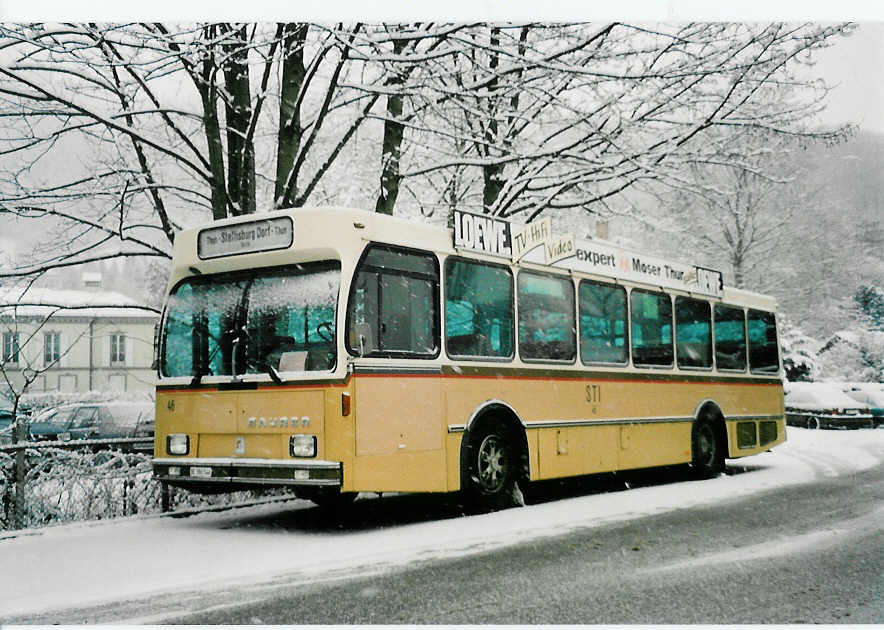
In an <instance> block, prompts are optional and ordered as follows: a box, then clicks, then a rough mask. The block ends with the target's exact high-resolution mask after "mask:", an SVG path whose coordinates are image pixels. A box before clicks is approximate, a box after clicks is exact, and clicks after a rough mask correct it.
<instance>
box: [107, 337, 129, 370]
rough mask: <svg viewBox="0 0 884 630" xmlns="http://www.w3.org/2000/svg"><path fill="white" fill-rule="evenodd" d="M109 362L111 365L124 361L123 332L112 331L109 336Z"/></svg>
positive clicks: (120, 363)
mask: <svg viewBox="0 0 884 630" xmlns="http://www.w3.org/2000/svg"><path fill="white" fill-rule="evenodd" d="M110 362H111V365H124V364H125V363H126V335H124V334H123V333H114V334H112V335H111V336H110Z"/></svg>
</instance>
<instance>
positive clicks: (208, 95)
mask: <svg viewBox="0 0 884 630" xmlns="http://www.w3.org/2000/svg"><path fill="white" fill-rule="evenodd" d="M205 34H206V39H207V40H211V39H213V38H214V36H215V27H214V26H208V27H206V29H205ZM209 46H211V44H209ZM214 57H215V56H214V54H213V53H212V52H210V50H207V51H206V52H205V55H204V57H203V61H202V68H201V71H200V77H199V82H198V85H197V88H198V90H199V93H200V98H201V99H202V102H203V113H204V116H203V123H204V125H205V132H206V145H207V146H208V149H209V168H210V169H211V172H212V181H211V182H210V184H209V186H210V189H211V191H212V194H211V198H212V218H214V219H215V220H216V221H217V220H218V219H224V218H226V217H227V189H226V186H225V184H224V145H223V144H222V142H221V122H220V120H219V119H218V86H217V85H216V84H215V73H214V68H215V58H214Z"/></svg>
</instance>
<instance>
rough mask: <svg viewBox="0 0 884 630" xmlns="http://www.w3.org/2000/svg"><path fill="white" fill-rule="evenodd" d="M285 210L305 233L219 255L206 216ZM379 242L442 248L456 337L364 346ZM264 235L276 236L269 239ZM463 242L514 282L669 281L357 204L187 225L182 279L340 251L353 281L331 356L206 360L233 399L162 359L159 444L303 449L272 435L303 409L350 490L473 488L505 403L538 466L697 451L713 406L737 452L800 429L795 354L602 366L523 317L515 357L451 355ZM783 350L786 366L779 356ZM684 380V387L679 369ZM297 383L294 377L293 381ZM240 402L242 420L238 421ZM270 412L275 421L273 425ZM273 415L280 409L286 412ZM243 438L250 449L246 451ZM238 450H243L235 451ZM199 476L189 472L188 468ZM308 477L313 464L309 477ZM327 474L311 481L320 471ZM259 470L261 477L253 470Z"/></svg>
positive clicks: (763, 446)
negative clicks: (290, 362) (526, 324)
mask: <svg viewBox="0 0 884 630" xmlns="http://www.w3.org/2000/svg"><path fill="white" fill-rule="evenodd" d="M279 218H285V219H286V220H289V219H290V220H291V225H292V235H291V237H292V238H291V243H290V244H288V243H287V242H285V240H284V239H283V240H280V241H275V242H273V243H271V244H270V248H269V249H268V250H267V251H249V252H246V253H226V251H227V250H225V249H224V247H221V249H220V250H217V251H215V250H210V251H208V255H206V254H207V251H206V248H205V242H206V241H205V239H206V230H213V231H215V232H214V233H215V234H220V233H221V231H223V230H224V229H227V228H229V229H231V230H235V229H236V228H237V226H240V225H246V224H249V225H250V224H253V223H254V222H260V221H263V220H273V219H279ZM201 234H202V238H203V241H202V245H201V242H200V238H201ZM594 242H595V241H594ZM372 244H380V245H390V246H395V247H401V248H406V249H409V250H419V251H422V252H425V253H427V252H429V253H432V254H434V257H435V262H436V265H437V273H438V281H437V282H438V285H437V286H438V292H439V294H440V297H439V298H438V299H439V303H438V304H437V307H436V308H437V311H438V312H437V313H436V317H437V318H438V338H437V340H436V341H437V342H438V343H437V345H439V346H441V347H438V348H436V350H435V353H434V354H433V356H431V357H427V358H410V357H407V356H364V357H363V356H359V352H358V351H353V350H354V348H356V347H358V346H356V344H355V343H354V342H353V340H352V339H351V340H350V344H348V343H347V338H346V337H347V333H348V331H347V325H348V322H347V310H348V304H347V302H348V299H349V297H350V296H351V289H352V284H353V283H354V282H355V273H356V271H357V266H358V264H359V261H360V258H361V256H362V255H363V253H364V252H365V250H366V248H367V247H368V246H370V245H372ZM201 248H202V253H203V254H204V255H202V256H201V255H200V253H201ZM245 249H248V247H246V248H245ZM257 249H261V246H260V243H259V244H258V246H257ZM448 257H459V258H466V259H469V260H475V261H481V262H486V263H490V264H492V265H503V266H507V267H509V268H510V269H512V277H513V281H515V278H516V276H517V275H518V273H519V270H526V271H537V272H543V273H545V274H550V275H555V276H559V277H565V278H571V279H572V281H573V282H575V284H576V281H580V280H583V279H585V280H595V281H599V282H603V283H608V284H611V285H618V286H623V287H626V288H627V289H629V290H631V289H632V288H637V289H643V290H656V291H658V292H659V291H662V290H663V288H662V287H660V286H656V285H653V284H645V283H640V282H635V281H633V280H629V279H624V278H619V279H618V278H614V277H612V276H610V275H607V274H602V273H588V272H582V271H575V270H569V269H564V268H561V267H559V268H553V267H551V266H549V265H545V264H541V263H539V262H537V261H536V260H535V261H534V262H532V261H531V258H530V257H526V258H523V259H522V260H521V261H519V262H518V263H517V264H512V263H511V261H509V260H507V259H506V258H501V257H500V256H498V255H493V254H484V253H481V252H476V251H469V252H465V251H462V250H459V249H456V248H455V247H454V244H453V241H452V231H451V230H447V229H444V228H439V227H435V226H431V225H428V224H424V223H419V222H414V221H407V220H403V219H399V218H394V217H389V216H386V215H380V214H377V213H371V212H365V211H359V210H352V209H345V208H321V209H309V208H303V209H297V210H281V211H276V212H271V213H266V214H260V215H250V216H248V217H238V218H232V219H226V220H223V221H217V222H214V223H212V224H211V225H210V226H203V227H200V228H195V229H189V230H184V231H182V232H180V233H179V234H178V235H177V236H176V239H175V245H174V255H173V261H172V271H171V277H170V282H169V290H170V292H172V291H174V290H175V288H176V287H177V286H178V285H179V283H181V282H182V281H184V280H187V279H188V278H194V277H199V276H215V275H216V274H226V273H235V272H237V271H241V270H244V269H251V270H258V269H272V268H283V267H286V266H292V265H297V264H300V263H313V262H317V261H338V262H339V263H340V285H339V291H338V298H337V307H336V313H335V330H336V334H335V338H334V343H335V344H336V357H337V358H336V361H335V364H334V366H332V367H331V368H330V369H328V370H311V371H303V370H290V371H285V370H283V369H280V370H279V371H278V377H279V379H280V380H281V383H278V382H276V379H274V378H273V376H272V375H271V374H268V373H264V372H261V371H257V372H256V373H247V374H239V375H236V376H230V375H227V376H221V375H210V374H206V375H204V376H202V377H201V379H199V380H200V382H199V387H198V388H196V390H194V391H193V392H192V393H193V394H194V395H196V394H199V392H203V394H207V395H208V396H209V397H212V396H214V397H215V399H222V398H223V397H224V396H229V397H230V402H226V403H224V404H221V405H220V406H217V405H216V406H214V407H213V406H212V405H214V404H215V403H214V402H213V403H211V404H210V403H208V402H206V403H205V405H208V406H203V407H200V406H199V404H201V403H197V402H193V401H192V400H191V399H193V396H191V395H190V394H191V392H190V391H189V388H191V389H192V386H193V378H192V377H191V376H186V375H182V376H175V377H169V376H165V375H164V374H162V372H161V374H160V377H159V381H158V396H157V407H158V411H157V414H158V416H157V437H156V444H155V447H156V453H157V458H158V461H162V462H166V463H168V462H167V461H166V460H168V459H169V458H168V454H167V453H165V450H164V449H165V448H166V446H167V445H166V443H165V441H164V440H166V438H167V434H168V433H169V432H171V431H179V430H180V431H184V430H187V431H192V432H194V434H197V433H199V435H200V436H202V437H195V438H194V440H199V446H198V447H195V450H196V452H193V451H191V452H189V453H188V454H187V457H196V458H197V459H202V460H204V461H208V462H211V461H215V460H218V461H222V460H223V461H224V462H229V461H234V462H235V461H237V460H236V458H237V457H240V458H243V460H242V461H246V460H248V461H254V462H256V464H255V465H256V466H257V465H265V464H264V463H266V462H270V461H276V460H279V459H287V458H289V455H290V453H288V452H285V451H286V449H285V445H284V441H283V439H282V437H280V438H279V439H277V440H276V442H273V440H272V439H275V438H274V437H273V436H271V435H270V434H271V433H274V432H275V433H280V434H281V435H284V436H285V437H286V439H288V437H289V436H288V435H287V434H288V433H291V432H292V431H291V420H290V419H289V420H288V421H287V426H284V427H280V426H279V420H278V418H279V417H288V416H291V417H296V418H298V429H297V431H298V432H301V433H309V434H310V435H313V434H314V433H316V434H319V438H318V440H319V446H318V450H317V452H316V459H317V461H319V462H320V463H322V464H323V465H326V464H327V465H328V466H329V467H331V466H340V472H339V476H338V477H336V478H335V479H334V483H336V484H337V487H339V488H340V489H342V490H355V491H359V490H374V491H391V490H392V491H451V490H457V489H458V488H459V487H461V485H462V477H463V471H462V470H461V465H462V462H461V453H462V444H463V442H462V440H465V439H467V438H468V437H469V431H470V426H471V423H473V422H474V421H477V420H481V419H482V417H483V415H484V414H486V412H488V413H491V410H494V413H504V414H506V413H509V414H511V415H512V416H514V418H515V419H514V422H515V423H516V426H517V427H520V428H521V430H523V431H524V434H525V435H524V438H523V439H524V445H523V447H522V448H523V449H524V451H525V452H524V453H523V455H524V459H525V465H526V468H527V473H528V476H529V477H530V478H531V479H541V478H553V477H558V476H568V475H575V474H587V473H592V472H600V471H608V470H616V469H623V468H636V467H643V466H645V465H666V464H674V463H681V462H690V461H691V440H692V438H691V431H692V428H691V427H692V426H693V425H694V424H695V423H696V422H695V421H696V419H697V418H698V417H699V416H701V415H703V414H704V413H706V412H707V411H709V410H712V409H714V410H715V412H716V413H719V414H720V415H721V416H723V418H722V422H723V424H724V423H725V421H726V440H727V444H726V445H724V448H725V450H726V455H727V456H729V457H739V456H743V455H751V454H753V453H757V452H761V451H764V450H767V449H768V448H770V447H771V446H773V445H775V444H778V443H780V442H782V441H783V440H784V439H785V425H784V420H783V407H782V387H781V385H780V384H779V379H780V378H781V369H780V370H778V371H777V372H776V373H770V372H769V373H766V374H764V375H757V374H753V373H752V372H751V371H750V370H749V369H748V367H747V368H746V369H744V370H742V371H727V373H726V374H720V372H719V370H717V369H715V368H714V367H713V368H683V367H678V366H677V365H676V362H675V361H674V360H673V362H672V365H671V366H667V367H651V368H648V367H647V366H643V367H641V366H640V367H636V366H635V365H634V364H633V361H632V352H628V356H629V358H628V360H627V361H626V362H625V363H623V364H621V365H587V364H584V363H582V362H581V357H580V351H579V350H578V351H577V356H576V358H575V359H574V360H571V361H565V362H563V361H552V362H544V361H533V360H530V361H526V360H523V359H522V357H521V356H520V352H519V350H518V348H519V345H518V336H519V335H518V332H516V334H515V338H514V339H513V349H512V356H511V357H508V358H506V360H501V359H497V358H488V357H460V356H455V357H454V358H452V357H450V356H449V354H448V352H447V351H446V348H445V346H446V342H445V340H446V330H445V325H446V317H445V308H446V306H445V300H446V298H445V296H446V286H445V272H444V269H445V264H446V259H447V258H448ZM514 290H515V289H514ZM665 292H666V293H668V294H670V295H673V296H679V295H683V296H686V297H695V298H700V299H703V300H708V301H709V302H711V303H712V304H716V303H725V304H729V305H734V306H737V307H745V308H749V309H757V310H759V311H765V312H768V313H773V312H774V311H775V309H776V304H775V301H774V300H773V299H772V298H770V297H768V296H764V295H760V294H757V293H752V292H749V291H743V290H738V289H734V288H730V287H723V289H721V291H720V295H702V294H696V293H692V292H691V291H688V290H681V289H678V288H672V287H668V288H666V289H665ZM514 297H515V296H514ZM515 302H516V304H514V305H513V309H514V310H513V312H512V318H513V323H512V325H513V326H517V323H518V321H519V319H518V317H519V315H518V304H517V302H518V300H515ZM578 319H579V317H578ZM627 339H629V337H627ZM578 340H579V334H578ZM161 345H162V340H161ZM348 345H349V346H350V350H348ZM777 365H778V366H779V365H781V362H780V361H779V359H778V360H777ZM280 367H281V368H282V367H284V366H282V365H281V366H280ZM719 376H720V377H721V378H719ZM673 379H675V381H678V383H679V385H678V386H674V385H673V384H672V383H673V382H674V380H673ZM231 382H234V383H235V384H236V385H237V387H236V388H234V389H236V392H230V391H217V392H216V391H212V392H211V393H210V394H209V393H208V392H209V390H211V388H213V387H215V388H220V389H221V390H224V389H225V388H228V389H229V385H230V383H231ZM639 383H641V384H639ZM245 384H254V385H255V387H257V391H258V392H264V398H263V399H261V400H259V399H258V397H257V396H256V395H255V393H254V392H251V391H247V390H245V389H243V388H244V387H245ZM311 384H315V386H316V389H315V391H314V390H313V389H309V388H310V387H311ZM741 385H745V386H744V387H741ZM753 386H755V389H752V392H753V393H752V395H751V396H750V395H748V393H749V392H750V389H751V388H752V387H753ZM287 387H288V388H289V390H285V388H287ZM207 388H208V389H207ZM274 388H276V389H274ZM299 388H300V389H299ZM305 388H306V389H305ZM322 388H325V389H322ZM639 388H641V389H639ZM308 389H309V391H308ZM284 390H285V391H288V394H286V393H284ZM320 390H322V391H320ZM756 390H757V395H756V393H755V392H756ZM237 392H238V393H237ZM295 393H297V394H298V395H299V396H302V397H303V402H298V403H297V404H294V405H291V404H289V403H287V402H283V401H284V400H294V398H292V396H293V395H294V394H295ZM237 396H238V397H237ZM285 396H289V398H285ZM351 396H352V397H353V398H352V400H353V412H352V415H349V417H346V416H345V414H344V413H343V411H342V409H343V407H344V405H345V402H344V397H346V401H347V402H346V404H349V401H350V397H351ZM309 397H312V398H309ZM203 398H204V399H206V400H208V398H206V396H203ZM308 398H309V400H308ZM194 400H196V399H194ZM213 400H214V399H213ZM252 401H254V402H252ZM262 401H263V402H262ZM651 401H655V402H653V403H652V402H651ZM753 401H754V402H753ZM225 405H226V406H225ZM286 405H288V406H289V408H291V409H292V410H293V411H292V412H291V413H289V414H288V416H284V415H283V414H282V412H281V411H280V410H281V409H283V408H284V407H286ZM578 405H579V407H578ZM299 406H300V407H299ZM300 408H303V409H307V408H309V409H310V414H309V415H310V416H313V418H312V419H311V424H310V425H309V426H301V424H300V423H301V422H302V420H303V418H304V417H305V416H307V414H305V413H303V410H301V411H299V409H300ZM176 409H177V411H175V410H176ZM183 409H187V410H190V411H188V412H187V413H191V414H192V416H194V417H195V416H200V415H203V416H209V415H211V416H213V417H215V418H217V417H227V416H230V417H231V420H230V422H229V423H228V424H227V425H224V426H223V428H218V427H217V426H216V425H212V423H211V422H209V421H208V420H206V418H197V419H196V420H194V422H195V425H194V426H191V427H190V428H187V427H188V426H189V425H188V420H187V418H186V417H185V415H186V414H185V413H182V410H183ZM347 413H348V414H349V413H350V412H349V410H348V412H347ZM709 413H712V412H711V411H709ZM234 416H235V417H237V418H238V419H237V420H234V419H233V418H234ZM317 417H321V421H317V420H316V418H317ZM265 419H266V423H267V424H266V425H264V426H261V425H260V422H261V421H262V420H265ZM271 420H273V421H274V422H276V424H275V425H270V424H269V423H270V422H271ZM250 423H251V424H250ZM762 425H764V426H762ZM163 427H169V428H168V429H164V428H163ZM175 427H177V428H175ZM181 427H185V428H184V429H182V428H181ZM722 430H724V429H722ZM771 431H773V433H771ZM200 432H203V433H200ZM753 432H754V433H753ZM253 433H255V434H257V435H253ZM753 434H754V436H755V437H754V438H753V437H752V435H753ZM765 435H766V437H765ZM259 438H260V439H259ZM271 438H272V439H271ZM237 440H240V441H237ZM261 440H264V441H263V442H262V441H261ZM243 444H245V446H244V447H243V449H242V450H240V451H235V450H234V449H240V446H242V445H243ZM685 445H686V446H685ZM210 447H211V448H210ZM212 449H215V450H212ZM225 449H226V450H230V451H231V452H230V453H229V454H227V453H226V450H225ZM653 452H657V453H659V454H660V456H659V457H657V458H656V459H654V458H650V459H649V457H648V453H653ZM228 458H231V459H228ZM185 459H186V458H181V461H185ZM262 462H263V463H262ZM302 463H303V462H302ZM155 469H156V465H155ZM164 470H165V469H164ZM207 474H208V473H207ZM312 474H313V473H312V472H311V473H310V475H312ZM336 474H338V473H336ZM163 475H165V473H163V474H162V475H161V476H163ZM230 475H231V476H229V477H227V478H225V480H226V481H230V480H231V479H233V480H236V474H235V473H230ZM183 476H184V477H187V474H186V472H185V473H184V474H183ZM318 477H321V475H319V476H318ZM163 478H164V479H168V477H166V476H164V477H163ZM190 479H191V480H193V478H190ZM305 479H307V477H304V476H303V475H302V477H301V480H302V481H303V480H305ZM317 479H318V478H317ZM317 479H312V478H310V479H307V480H308V481H309V483H314V482H316V483H320V482H321V480H317ZM244 480H245V481H248V479H239V481H244ZM277 481H278V480H277ZM321 483H325V482H324V481H322V482H321ZM329 484H330V485H331V482H329Z"/></svg>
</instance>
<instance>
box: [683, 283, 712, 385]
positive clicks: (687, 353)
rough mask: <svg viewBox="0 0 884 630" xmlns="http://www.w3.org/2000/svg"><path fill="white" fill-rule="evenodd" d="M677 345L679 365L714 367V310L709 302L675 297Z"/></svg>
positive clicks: (684, 366) (686, 366)
mask: <svg viewBox="0 0 884 630" xmlns="http://www.w3.org/2000/svg"><path fill="white" fill-rule="evenodd" d="M675 338H676V339H675V345H676V348H677V350H676V357H677V359H678V367H681V368H697V367H699V368H708V367H712V310H711V308H710V305H709V302H706V301H705V300H695V299H692V298H687V297H682V296H678V297H676V298H675Z"/></svg>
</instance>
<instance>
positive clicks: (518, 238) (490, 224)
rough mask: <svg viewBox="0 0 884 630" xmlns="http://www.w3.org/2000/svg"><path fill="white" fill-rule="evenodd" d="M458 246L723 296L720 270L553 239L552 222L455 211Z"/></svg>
mask: <svg viewBox="0 0 884 630" xmlns="http://www.w3.org/2000/svg"><path fill="white" fill-rule="evenodd" d="M454 247H455V249H457V250H466V251H472V252H477V253H481V254H488V255H491V256H499V257H502V258H508V259H509V260H510V261H511V262H513V263H516V262H519V261H520V260H524V261H525V262H531V263H535V264H540V265H550V266H552V267H556V268H559V269H569V270H572V271H579V272H583V273H591V274H598V275H603V276H612V277H614V278H619V279H623V280H632V281H635V282H643V283H646V284H651V285H656V286H659V287H667V288H671V289H680V290H682V291H688V292H692V293H701V294H704V295H711V296H716V297H719V296H721V292H722V279H721V272H719V271H715V270H713V269H706V268H705V267H698V266H696V265H687V264H684V263H678V262H672V261H669V260H664V259H662V258H657V257H654V256H647V255H645V254H640V253H636V252H631V251H629V250H626V249H623V248H622V247H619V246H617V245H615V244H613V243H608V242H606V241H600V240H578V239H576V238H574V235H573V234H553V230H552V222H551V221H550V219H549V218H548V217H547V218H544V219H542V220H540V221H536V222H534V223H529V224H527V225H519V224H516V223H510V222H509V221H506V220H503V219H500V218H498V217H491V216H486V215H480V214H473V213H469V212H461V211H459V210H455V211H454Z"/></svg>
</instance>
